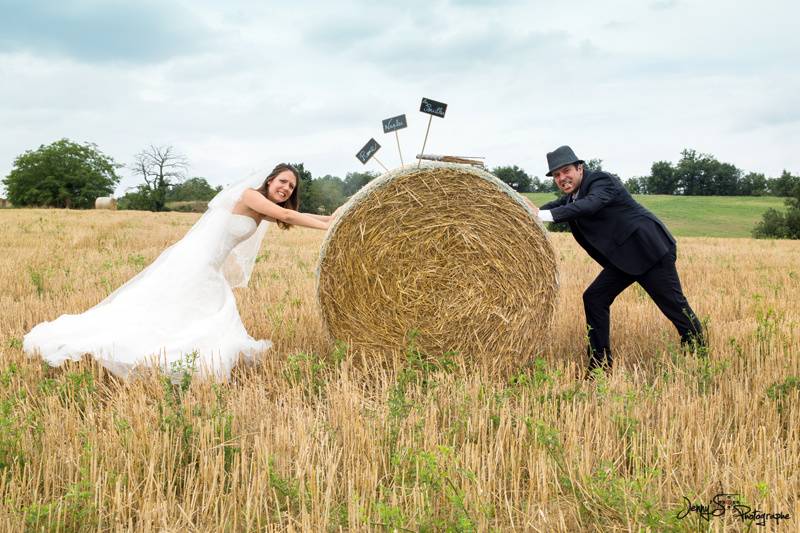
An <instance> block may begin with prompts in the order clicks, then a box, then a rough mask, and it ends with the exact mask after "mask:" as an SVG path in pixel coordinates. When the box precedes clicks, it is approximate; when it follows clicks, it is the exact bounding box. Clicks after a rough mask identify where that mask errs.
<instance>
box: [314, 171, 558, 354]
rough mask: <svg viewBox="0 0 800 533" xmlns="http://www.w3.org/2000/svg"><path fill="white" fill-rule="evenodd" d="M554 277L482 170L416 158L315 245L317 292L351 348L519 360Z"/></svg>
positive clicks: (514, 209)
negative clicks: (418, 161)
mask: <svg viewBox="0 0 800 533" xmlns="http://www.w3.org/2000/svg"><path fill="white" fill-rule="evenodd" d="M557 286H558V276H557V271H556V260H555V254H554V252H553V248H552V246H551V244H550V241H549V240H548V237H547V232H546V231H545V230H544V228H543V227H542V225H541V223H540V222H538V220H537V219H536V218H535V217H534V216H533V213H532V212H531V211H530V208H529V207H528V206H527V205H526V204H525V203H524V201H523V199H522V198H521V197H520V196H519V195H518V194H517V193H516V192H514V190H513V189H511V188H510V187H509V186H508V185H506V184H505V183H503V182H502V181H500V180H499V179H497V178H496V177H495V176H493V175H492V174H490V173H488V172H486V171H484V170H479V169H476V168H473V167H470V166H466V165H458V164H441V163H439V164H436V163H425V164H424V165H423V166H422V167H420V168H417V165H413V166H407V167H405V168H400V169H395V170H392V171H390V172H387V173H386V174H384V175H382V176H380V177H378V178H376V179H374V180H373V181H372V182H370V183H369V184H368V185H367V186H365V187H364V188H362V189H361V190H360V191H359V192H358V193H356V194H355V195H353V197H352V198H351V199H350V200H349V201H348V203H347V204H346V205H345V206H344V208H343V211H342V213H341V215H340V216H339V217H338V219H337V220H336V222H335V223H334V224H333V225H332V226H331V228H330V230H329V231H328V234H327V236H326V239H325V241H324V242H323V245H322V248H321V251H320V261H319V265H318V268H317V297H318V299H319V304H320V307H321V309H322V315H323V318H324V321H325V324H326V326H327V328H328V330H329V332H330V334H331V335H332V336H333V337H334V338H336V339H339V340H342V341H345V342H347V343H348V344H349V345H350V346H351V347H354V348H357V349H367V350H386V349H390V350H391V349H398V348H403V347H405V346H407V344H408V343H409V341H410V335H414V336H415V339H414V344H415V346H416V347H417V348H419V349H421V350H423V351H424V352H425V353H428V354H430V355H437V354H441V353H445V352H448V351H458V352H459V353H461V354H463V355H464V356H465V357H467V358H488V360H489V361H494V362H500V361H502V360H505V361H507V362H508V361H512V362H513V361H519V360H524V359H526V358H527V357H529V356H530V355H532V354H535V353H537V352H538V351H539V350H540V349H541V347H542V341H543V340H544V335H545V334H546V332H547V330H548V329H549V325H550V321H551V318H552V315H553V311H554V308H555V300H556V291H557Z"/></svg>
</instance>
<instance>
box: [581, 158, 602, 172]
mask: <svg viewBox="0 0 800 533" xmlns="http://www.w3.org/2000/svg"><path fill="white" fill-rule="evenodd" d="M584 166H586V170H590V171H592V172H599V171H601V170H603V160H602V159H590V160H588V161H586V162H585V163H584Z"/></svg>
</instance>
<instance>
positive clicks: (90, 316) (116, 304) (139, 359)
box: [23, 186, 272, 381]
mask: <svg viewBox="0 0 800 533" xmlns="http://www.w3.org/2000/svg"><path fill="white" fill-rule="evenodd" d="M241 188H242V187H241V186H240V187H239V188H238V189H237V190H233V191H231V190H228V191H223V192H222V193H220V195H219V196H218V198H215V200H214V201H212V203H211V204H209V210H208V211H207V212H206V214H205V215H204V216H203V217H202V218H201V219H200V220H199V221H198V222H197V223H196V224H195V225H194V226H193V227H192V229H191V230H189V232H188V233H187V234H186V236H185V237H184V238H183V239H181V240H180V241H178V243H176V244H174V245H173V246H171V247H170V248H168V249H167V250H165V251H164V252H163V253H162V254H161V255H160V256H159V257H158V258H157V259H156V260H155V261H154V262H153V263H152V264H151V265H150V266H149V267H147V268H146V269H145V270H143V271H142V272H141V273H139V274H138V275H137V276H135V277H134V278H133V279H131V280H130V281H128V282H127V283H126V284H124V285H123V286H122V287H120V288H119V289H117V290H116V291H114V292H113V293H111V294H110V295H109V296H108V297H107V298H106V299H105V300H103V301H102V302H100V303H99V304H97V305H96V306H94V307H92V308H91V309H89V310H88V311H86V312H84V313H82V314H79V315H61V316H60V317H58V318H57V319H55V320H54V321H52V322H44V323H41V324H39V325H37V326H36V327H34V328H33V329H32V330H31V331H30V332H29V333H28V334H27V335H25V338H24V341H23V348H24V350H25V351H26V352H27V353H28V355H29V356H31V357H35V356H41V357H42V358H43V359H44V360H45V361H46V362H47V363H49V364H50V365H52V366H58V365H60V364H62V363H63V362H64V361H66V360H73V361H77V360H80V359H81V357H83V355H84V354H87V353H88V354H91V355H92V356H93V357H94V358H95V359H96V360H97V361H98V362H99V363H100V364H102V365H103V366H104V367H106V368H107V369H108V370H110V371H111V372H112V373H114V374H116V375H118V376H120V377H123V378H128V377H129V376H131V374H132V372H133V371H134V370H135V369H136V368H137V367H139V366H140V365H157V366H159V367H160V368H161V369H162V371H164V372H165V373H166V374H167V375H169V376H170V378H171V379H172V380H173V381H175V380H177V379H179V378H180V376H181V374H182V373H183V372H185V371H186V370H187V368H191V369H192V370H193V372H194V374H195V375H198V376H200V377H212V378H218V379H227V378H229V377H230V372H231V369H232V368H233V366H234V365H235V364H236V363H237V361H238V360H239V359H240V357H242V358H244V360H245V361H248V362H252V361H255V360H256V359H257V358H258V356H259V355H261V354H263V352H264V351H266V350H267V349H269V348H270V346H271V345H272V343H271V342H269V341H266V340H255V339H253V338H252V337H250V335H248V334H247V331H245V328H244V325H243V324H242V320H241V317H240V316H239V311H238V310H237V308H236V299H235V297H234V295H233V291H232V289H231V285H233V286H244V285H246V284H247V281H248V280H249V277H250V271H251V270H252V266H253V262H254V259H255V255H256V253H257V251H258V247H259V246H260V243H261V239H262V237H263V235H264V231H265V230H266V226H267V224H268V223H267V222H266V221H262V222H261V223H259V224H257V223H256V221H255V220H254V219H252V218H250V217H248V216H244V215H236V214H232V213H231V212H230V210H229V209H230V207H231V204H232V202H233V201H234V200H235V199H236V198H238V196H239V195H240V193H241ZM226 195H227V196H226ZM215 207H216V208H215ZM220 207H221V208H220ZM192 362H193V363H194V364H193V365H191V363H192Z"/></svg>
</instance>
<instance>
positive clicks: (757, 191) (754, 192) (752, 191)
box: [739, 172, 767, 196]
mask: <svg viewBox="0 0 800 533" xmlns="http://www.w3.org/2000/svg"><path fill="white" fill-rule="evenodd" d="M739 194H741V195H743V196H763V195H765V194H767V178H766V177H765V176H764V174H759V173H757V172H750V173H748V174H746V175H745V176H743V177H742V179H741V180H739Z"/></svg>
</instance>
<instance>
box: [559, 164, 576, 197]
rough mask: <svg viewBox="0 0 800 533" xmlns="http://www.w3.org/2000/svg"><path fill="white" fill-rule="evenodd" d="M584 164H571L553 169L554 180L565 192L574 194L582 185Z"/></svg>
mask: <svg viewBox="0 0 800 533" xmlns="http://www.w3.org/2000/svg"><path fill="white" fill-rule="evenodd" d="M581 180H583V165H581V164H577V165H575V164H570V165H566V166H563V167H561V168H557V169H556V170H554V171H553V181H555V182H556V186H557V187H558V188H559V189H561V192H563V193H564V194H572V193H574V192H575V191H577V190H578V189H579V188H580V186H581Z"/></svg>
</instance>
